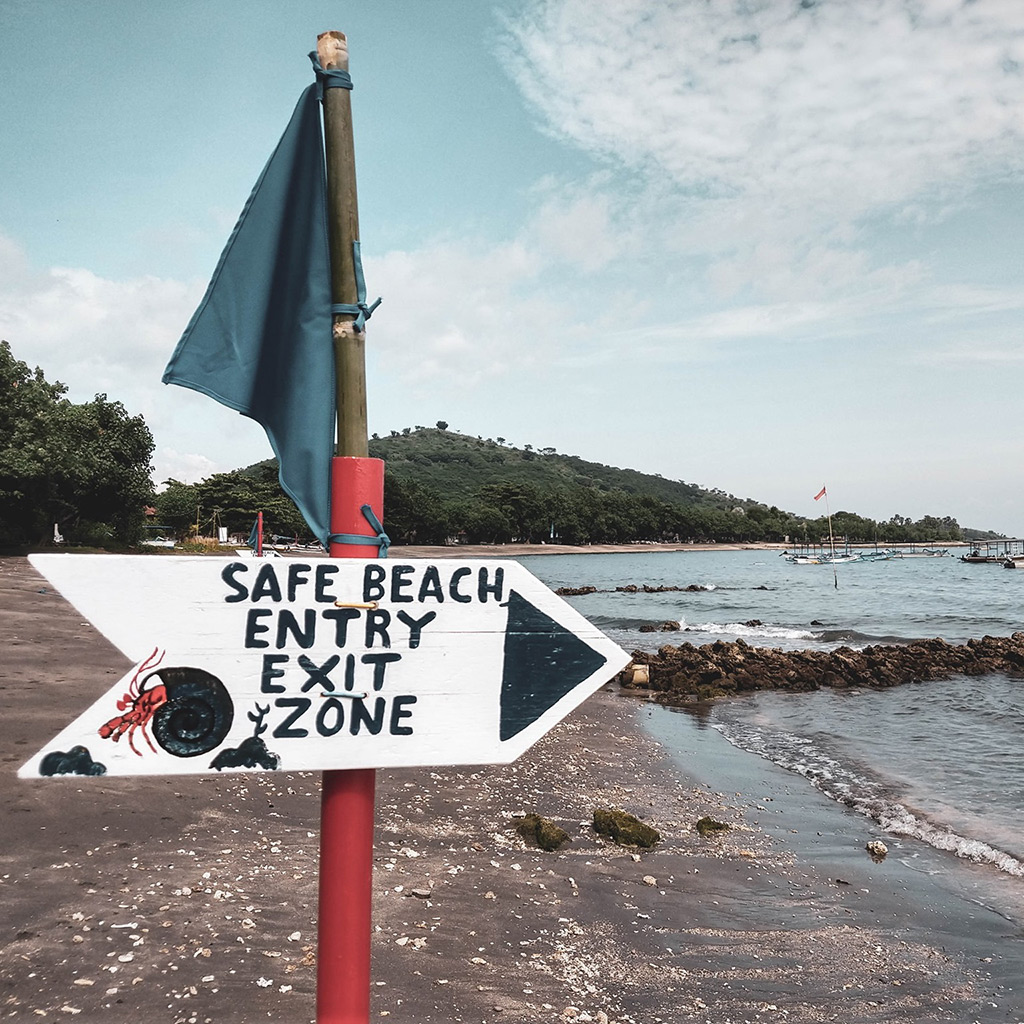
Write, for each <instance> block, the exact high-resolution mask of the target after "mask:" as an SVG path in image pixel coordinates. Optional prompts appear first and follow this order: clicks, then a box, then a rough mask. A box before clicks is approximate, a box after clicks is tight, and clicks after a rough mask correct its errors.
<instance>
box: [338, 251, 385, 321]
mask: <svg viewBox="0 0 1024 1024" xmlns="http://www.w3.org/2000/svg"><path fill="white" fill-rule="evenodd" d="M352 266H353V269H354V270H355V275H356V301H355V302H354V303H352V302H334V303H332V304H331V312H332V313H336V314H340V315H341V316H350V317H352V318H353V321H352V323H353V327H354V328H355V329H356V331H358V332H359V333H360V334H361V333H362V332H363V330H364V329H365V327H366V321H367V320H369V319H370V317H371V316H372V315H373V311H374V310H375V309H376V308H377V307H378V306H379V305H380V303H381V300H380V299H377V301H376V302H374V303H373V304H372V305H369V306H368V305H367V304H366V280H365V279H364V277H363V259H362V255H361V253H360V251H359V242H358V241H353V242H352Z"/></svg>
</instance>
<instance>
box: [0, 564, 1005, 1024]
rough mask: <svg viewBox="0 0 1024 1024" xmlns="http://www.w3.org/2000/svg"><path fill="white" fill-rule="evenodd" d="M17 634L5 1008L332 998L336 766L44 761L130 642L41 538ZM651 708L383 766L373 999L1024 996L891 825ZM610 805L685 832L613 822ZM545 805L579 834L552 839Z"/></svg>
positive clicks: (15, 598)
mask: <svg viewBox="0 0 1024 1024" xmlns="http://www.w3.org/2000/svg"><path fill="white" fill-rule="evenodd" d="M687 547H689V546H687ZM441 551H442V552H445V553H450V552H451V549H441ZM492 551H493V549H491V550H489V551H487V552H486V553H488V554H490V553H492ZM423 553H424V554H427V555H428V556H429V553H428V552H423ZM459 553H460V554H469V552H467V551H463V550H462V549H459ZM511 553H512V552H510V551H507V550H505V549H502V554H511ZM530 553H535V552H534V551H532V550H531V552H530ZM395 554H399V552H398V551H396V552H395ZM405 557H408V556H405ZM434 557H436V555H435V556H434ZM157 612H158V609H154V614H156V613H157ZM0 651H2V652H3V653H2V655H0V659H2V661H0V665H2V668H0V688H2V691H3V698H4V701H3V704H4V711H5V713H4V715H3V718H2V723H3V727H2V732H0V738H2V744H0V747H2V768H0V806H2V808H3V820H4V822H5V827H6V832H7V835H8V840H7V842H6V843H5V844H4V847H3V850H2V852H0V894H2V899H3V906H4V908H5V912H4V915H3V928H2V932H0V943H2V948H0V1020H24V1021H28V1020H63V1019H74V1018H77V1019H79V1020H83V1021H94V1020H95V1021H100V1020H102V1021H104V1022H110V1024H117V1022H120V1021H124V1022H129V1021H131V1022H133V1024H134V1022H137V1021H139V1020H149V1021H158V1020H160V1021H173V1022H175V1024H178V1022H181V1024H185V1022H187V1024H199V1022H204V1024H213V1022H216V1024H234V1022H239V1024H241V1022H249V1021H257V1020H289V1021H306V1020H308V1021H312V1020H313V1019H314V989H315V928H316V922H315V914H316V891H317V828H318V818H319V795H318V787H319V780H318V777H317V776H316V775H312V774H290V775H281V776H276V775H274V774H273V773H268V774H262V775H260V774H255V775H241V774H225V775H224V776H223V777H219V778H216V779H205V778H204V779H189V778H178V779H159V778H157V779H141V780H128V779H103V778H95V779H94V778H90V779H83V778H58V779H52V780H39V781H30V782H29V781H19V780H18V779H17V778H16V777H15V772H16V770H17V768H18V766H19V765H20V764H21V763H22V762H23V761H24V760H26V759H27V758H28V757H29V756H30V755H31V754H33V753H34V752H35V751H36V750H37V749H38V748H39V747H41V746H42V745H43V744H44V743H45V742H46V741H47V740H48V739H49V738H50V737H51V736H52V735H53V734H54V733H55V732H56V731H57V730H58V729H59V728H60V727H62V726H63V725H64V724H66V722H67V721H68V720H70V718H71V717H73V716H74V715H75V714H77V713H78V712H79V711H80V710H82V709H83V708H84V707H85V706H86V705H87V704H88V703H90V702H91V701H92V700H94V699H95V698H96V697H97V696H99V695H100V694H101V693H102V692H104V691H105V690H106V689H108V688H109V687H110V686H111V685H112V684H113V682H114V681H115V680H116V679H117V678H118V676H119V675H120V674H121V673H122V672H123V671H124V670H125V668H126V667H127V665H126V662H125V659H124V658H123V657H122V656H121V655H120V654H119V653H118V652H117V651H115V650H114V649H113V648H112V647H111V646H110V645H109V644H108V643H107V642H106V641H105V640H104V639H103V638H101V637H100V636H99V635H98V634H97V633H96V631H95V630H94V629H93V628H92V627H91V626H90V625H88V624H87V623H84V622H83V621H82V619H81V617H80V616H79V615H78V613H77V612H75V611H74V610H73V609H72V608H71V607H70V606H69V605H67V604H66V602H64V601H63V599H62V598H60V597H59V595H56V594H55V593H54V592H53V591H52V589H51V588H50V587H49V586H48V584H47V583H46V582H45V581H44V580H43V579H42V578H41V577H39V576H38V575H37V574H36V573H35V572H34V571H33V570H32V569H31V567H30V566H29V565H28V563H27V561H26V560H25V559H23V558H13V557H12V558H3V559H0ZM649 713H650V709H649V708H648V706H647V705H646V704H645V703H644V701H643V699H642V697H640V698H638V697H637V696H636V695H631V696H628V697H626V696H621V695H620V694H619V693H618V692H616V691H612V690H610V689H606V690H604V691H601V692H599V693H598V694H596V695H595V696H594V697H593V698H591V699H590V700H588V701H587V702H586V703H585V704H584V705H583V706H582V707H581V708H580V709H579V710H578V711H577V712H576V713H574V714H573V715H571V716H570V717H569V718H568V719H567V720H566V721H565V722H564V723H563V724H562V725H561V726H559V727H558V728H557V729H556V730H555V731H554V732H552V733H551V734H549V735H548V736H547V737H546V738H545V739H544V740H543V741H541V743H539V744H538V745H537V746H536V747H534V748H533V749H532V750H531V751H529V752H528V753H527V754H526V755H525V756H524V757H523V758H521V759H520V761H518V762H517V763H516V764H514V765H511V766H504V767H481V768H478V769H458V770H456V769H447V768H440V769H431V768H424V769H416V770H411V769H407V770H401V771H388V772H380V773H378V822H377V839H376V854H375V881H374V915H375V932H374V935H373V938H372V943H373V945H372V949H373V957H374V966H373V977H374V983H373V1002H372V1017H373V1019H388V1020H393V1021H403V1022H406V1021H407V1022H428V1021H436V1022H442V1021H444V1022H456V1021H465V1022H480V1024H494V1022H501V1021H523V1022H532V1021H581V1022H582V1021H599V1022H604V1024H613V1022H617V1024H657V1022H676V1021H706V1022H716V1024H740V1022H754V1021H758V1022H762V1021H772V1020H776V1021H782V1020H786V1021H800V1022H803V1021H807V1022H810V1021H843V1022H864V1024H867V1022H875V1021H892V1022H910V1021H921V1022H924V1021H950V1022H952V1021H959V1022H964V1021H981V1022H986V1024H987V1022H994V1021H1018V1020H1024V1012H1022V1004H1021V1002H1020V995H1019V993H1011V992H1009V991H1008V989H1009V985H1008V981H1007V979H1006V977H1004V976H1003V975H1001V974H1000V950H999V949H998V948H995V947H994V946H993V941H994V939H995V938H996V937H997V936H995V935H994V934H992V933H991V931H990V928H989V925H987V924H986V925H984V926H981V925H979V926H977V927H974V926H973V925H972V920H973V915H972V913H971V911H970V909H969V908H966V907H964V906H960V905H958V904H957V902H956V901H955V900H952V899H951V900H947V901H943V900H942V899H941V897H935V898H934V899H936V900H938V902H933V903H932V904H931V905H929V906H927V907H922V904H921V901H920V900H919V899H917V898H916V897H917V896H918V895H919V894H918V893H916V892H915V891H913V890H914V885H915V883H914V879H913V876H912V874H910V873H908V872H905V871H901V870H900V869H899V868H898V866H897V865H896V864H895V862H894V861H893V860H892V859H891V858H890V859H889V860H888V861H885V862H882V863H881V864H875V863H874V862H872V861H871V859H870V858H869V857H868V856H867V854H866V853H865V851H864V840H865V838H869V837H870V836H869V833H868V830H867V824H866V823H865V825H864V826H863V828H862V829H860V830H859V831H858V828H859V826H856V825H853V826H850V825H849V824H848V823H846V824H843V825H841V826H840V825H837V824H836V821H837V820H838V819H836V818H835V816H834V815H831V816H825V817H819V812H818V810H817V805H816V803H815V801H814V799H813V798H812V794H811V793H810V791H809V790H808V792H807V793H806V794H804V791H803V790H801V789H799V787H795V786H794V787H792V788H787V787H786V786H784V785H781V784H777V783H771V782H770V780H766V778H765V777H764V776H763V775H762V774H761V772H760V770H759V769H758V770H748V769H747V768H745V767H744V762H742V761H735V762H730V765H731V768H730V771H729V774H728V781H729V788H728V789H727V790H726V789H725V787H724V786H722V785H720V784H716V779H715V778H708V777H704V776H705V774H706V770H707V769H708V767H709V766H708V765H706V764H704V765H701V764H700V763H699V762H696V763H695V764H694V765H689V764H687V765H685V766H684V765H680V764H676V763H673V762H672V761H671V760H670V759H669V758H668V756H667V755H666V753H665V750H664V748H663V747H662V746H660V745H659V744H658V743H657V742H656V741H655V740H654V739H652V738H651V736H650V733H649V731H648V730H647V729H645V717H646V716H647V715H648V714H649ZM710 774H712V775H714V774H716V773H715V772H714V771H711V772H710ZM725 777H726V776H725V774H724V773H723V775H722V776H721V778H725ZM766 787H767V788H766ZM787 802H788V803H787ZM595 807H618V808H621V809H624V810H626V811H629V812H631V813H633V814H636V815H637V816H639V817H641V818H643V819H644V820H645V821H647V822H649V823H650V824H651V825H653V826H654V827H656V828H657V829H658V830H659V831H660V832H661V834H662V841H661V842H660V843H659V844H658V845H657V846H655V847H654V848H653V849H652V850H650V851H644V852H637V851H633V850H631V849H628V848H623V847H618V846H615V845H614V844H611V843H609V842H607V841H605V840H603V839H601V838H600V837H598V836H597V835H596V833H595V832H594V830H593V828H592V825H591V819H592V814H593V810H594V808H595ZM526 812H537V813H539V814H542V815H544V816H546V817H549V818H552V819H553V820H555V821H556V822H558V823H559V824H560V825H561V826H562V827H563V828H565V829H566V830H567V831H568V832H569V833H570V835H571V837H572V842H571V843H570V844H568V845H567V846H565V847H563V848H562V849H561V850H559V851H558V852H555V853H546V852H543V851H541V850H539V849H537V848H534V847H530V846H527V845H526V843H525V842H524V841H523V840H522V839H521V838H520V837H519V836H518V835H517V834H516V832H515V829H514V823H515V820H516V818H517V817H518V816H520V815H522V814H523V813H526ZM779 814H782V815H783V816H784V825H785V827H779V826H778V824H777V821H776V818H775V816H776V815H779ZM835 814H841V812H840V810H839V809H838V808H836V809H835ZM705 815H710V816H711V817H713V818H715V819H716V820H719V821H722V822H724V823H727V824H729V825H730V826H731V828H730V830H729V831H728V832H727V833H725V834H724V835H723V836H721V837H719V838H702V837H701V836H699V835H698V833H697V831H696V829H695V827H694V825H695V822H696V821H697V820H698V819H699V818H701V817H703V816H705ZM769 815H772V816H773V822H776V823H775V824H774V826H773V827H772V828H768V827H764V825H763V823H762V822H763V820H764V819H766V818H767V817H768V816H769ZM778 820H783V819H778ZM812 831H814V832H816V833H817V835H816V837H815V838H814V839H813V840H812V839H811V838H810V836H811V832H812ZM787 834H792V835H793V836H794V837H796V840H799V841H793V842H790V841H788V840H787V839H786V836H787ZM808 842H814V843H818V844H819V846H820V847H821V849H820V850H819V852H818V853H817V854H815V855H813V856H811V855H810V854H809V853H808V845H807V844H808ZM1000 986H1002V988H1001V987H1000Z"/></svg>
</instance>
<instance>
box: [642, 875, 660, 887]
mask: <svg viewBox="0 0 1024 1024" xmlns="http://www.w3.org/2000/svg"><path fill="white" fill-rule="evenodd" d="M657 884H658V880H657V879H656V878H655V877H654V875H644V885H650V886H655V885H657Z"/></svg>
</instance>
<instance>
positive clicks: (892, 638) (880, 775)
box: [521, 552, 1024, 891]
mask: <svg viewBox="0 0 1024 1024" xmlns="http://www.w3.org/2000/svg"><path fill="white" fill-rule="evenodd" d="M521 561H523V563H524V564H526V565H527V567H528V568H529V569H530V570H531V571H532V572H534V573H535V574H536V575H537V576H539V577H540V578H541V579H543V580H544V581H545V582H546V583H548V585H550V586H552V587H560V586H572V587H579V586H595V587H597V588H598V589H599V591H601V592H599V593H595V594H589V595H584V596H580V597H573V598H568V600H569V601H570V602H571V603H572V604H573V605H574V606H575V607H576V608H578V609H579V610H580V611H581V612H582V613H583V614H584V615H586V616H587V617H588V618H589V619H590V620H591V621H592V622H594V623H595V624H596V625H598V626H600V627H601V628H602V629H603V630H604V631H605V632H607V633H608V635H609V636H611V637H612V638H613V639H614V640H616V642H618V643H619V644H620V645H622V646H623V647H624V648H625V649H626V650H627V651H629V650H635V649H637V648H639V649H644V650H656V649H657V648H658V647H660V646H662V645H664V644H682V643H686V642H689V643H693V644H703V643H710V642H713V641H715V640H719V639H735V638H737V637H743V638H744V639H745V640H746V641H747V642H748V643H750V644H753V645H755V646H763V647H781V648H786V649H804V648H814V649H819V650H826V649H831V648H834V647H836V646H839V645H840V644H849V645H850V646H854V647H857V646H864V645H866V644H869V643H900V642H905V641H907V640H912V639H920V638H926V637H936V636H937V637H943V638H944V639H946V640H949V641H950V642H954V643H964V642H966V641H967V640H968V639H970V638H972V637H981V636H983V635H985V634H990V635H995V636H1008V635H1009V634H1011V633H1013V632H1015V631H1016V630H1018V629H1021V628H1024V624H1022V622H1021V614H1020V613H1021V609H1022V607H1024V572H1009V571H1007V570H1005V569H1003V568H1001V567H1000V566H995V565H966V564H963V563H961V562H959V560H957V559H953V558H921V559H907V560H902V561H901V560H890V561H882V562H873V563H871V562H869V563H853V564H849V565H840V566H838V567H837V569H836V575H835V577H834V576H833V570H832V567H830V566H798V565H792V564H791V563H788V562H786V561H784V560H783V559H782V558H780V557H778V556H777V555H775V554H774V553H770V554H769V553H765V552H707V553H705V552H681V553H661V552H657V553H654V552H649V553H638V554H632V553H630V554H624V555H564V556H542V557H528V558H523V559H521ZM836 579H838V584H839V586H838V588H836V586H835V582H836ZM628 584H636V585H637V586H640V587H642V586H643V585H644V584H647V585H649V586H653V587H657V586H680V587H687V586H690V585H696V586H698V587H700V588H702V589H700V590H696V591H687V592H682V593H678V592H671V593H660V594H658V593H655V594H651V593H643V592H640V593H635V594H630V593H623V592H616V591H615V587H617V586H625V585H628ZM667 620H668V621H677V622H679V623H680V627H681V628H680V629H679V630H672V631H668V632H660V631H659V632H655V633H649V632H643V633H642V632H640V631H639V627H640V626H641V625H643V624H656V625H657V624H660V623H663V622H665V621H667ZM1022 709H1024V681H1022V680H1013V679H1007V678H1004V677H1000V676H990V677H985V678H980V679H979V678H971V679H966V678H956V679H951V680H946V681H937V682H929V683H919V684H911V685H907V686H902V687H896V688H893V689H887V690H882V691H874V690H868V689H865V690H860V691H831V690H824V691H819V692H816V693H807V694H789V693H761V694H755V695H750V696H746V697H740V698H735V699H731V700H728V701H719V702H716V703H715V704H714V705H712V706H711V707H710V709H709V710H708V718H707V721H706V724H707V725H709V726H710V727H711V728H712V729H713V730H714V731H715V732H717V733H718V734H720V735H721V736H722V737H723V738H724V739H726V740H728V741H729V742H730V743H731V744H733V745H734V746H736V747H740V748H742V749H744V750H747V751H750V752H751V753H754V754H757V755H759V756H760V757H762V758H766V759H768V760H770V761H772V762H773V763H774V764H776V765H778V766H780V767H782V768H785V769H786V770H788V771H789V772H791V773H794V774H795V775H796V776H798V777H800V778H802V779H804V780H806V782H807V784H809V785H813V786H814V787H816V788H817V789H819V790H820V791H821V792H822V793H824V794H825V795H827V796H829V797H831V798H832V799H834V800H836V801H838V802H840V803H842V804H844V805H846V806H847V807H849V808H850V809H851V810H853V811H855V812H857V813H859V814H861V815H864V816H866V817H868V818H870V819H871V820H872V821H874V822H875V823H877V825H878V827H879V828H880V829H882V830H883V831H884V832H886V833H888V834H889V835H892V836H900V837H905V838H906V839H907V840H908V841H911V842H913V843H922V844H927V845H929V846H931V847H933V848H935V849H937V850H940V851H946V853H947V854H954V855H956V856H957V857H959V858H961V859H962V860H964V861H969V862H971V863H972V864H977V865H979V867H980V868H982V869H984V870H987V871H990V872H998V873H999V875H1000V876H1001V877H1003V878H1004V879H1007V878H1009V879H1013V881H1012V883H1008V884H1012V885H1013V886H1015V887H1017V886H1021V884H1022V882H1021V881H1019V880H1024V831H1022V828H1021V819H1022V816H1024V710H1022ZM668 735H669V739H668V740H667V742H668V743H669V744H670V745H671V743H672V740H671V735H672V733H671V732H669V734H668ZM1022 891H1024V890H1022Z"/></svg>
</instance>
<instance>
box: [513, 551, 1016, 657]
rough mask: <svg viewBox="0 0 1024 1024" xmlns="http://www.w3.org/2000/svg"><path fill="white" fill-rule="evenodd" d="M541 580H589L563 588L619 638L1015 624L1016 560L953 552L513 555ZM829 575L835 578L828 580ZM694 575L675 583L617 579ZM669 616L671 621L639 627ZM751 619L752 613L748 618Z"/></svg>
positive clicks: (820, 638)
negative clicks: (815, 557)
mask: <svg viewBox="0 0 1024 1024" xmlns="http://www.w3.org/2000/svg"><path fill="white" fill-rule="evenodd" d="M519 560H520V561H521V562H522V563H523V564H524V565H526V566H527V567H528V568H529V569H530V571H531V572H533V573H535V574H536V575H537V576H539V577H540V578H541V579H542V580H544V582H545V583H547V584H548V585H549V586H552V587H562V586H577V587H578V586H587V585H589V586H594V587H597V588H598V590H599V591H600V592H599V593H596V594H588V595H584V596H581V597H574V598H570V599H569V600H570V601H571V603H572V604H573V605H575V607H577V608H578V609H579V610H580V611H581V612H582V613H583V614H584V615H586V616H587V617H588V618H589V619H590V620H591V621H592V622H593V623H594V624H595V625H598V626H600V627H601V628H602V629H603V630H604V631H605V632H606V633H607V634H608V635H609V636H610V637H612V639H614V640H615V641H616V642H617V643H619V644H621V645H622V646H623V647H624V648H626V649H627V650H634V649H637V648H640V649H642V650H657V648H658V647H660V646H661V645H662V644H665V643H671V644H680V643H686V642H689V643H694V644H703V643H711V642H713V641H714V640H721V639H726V640H732V639H735V638H737V637H742V638H743V639H744V640H746V641H747V642H748V643H751V644H754V645H758V646H770V647H782V648H786V649H789V650H795V649H803V648H820V649H828V648H831V647H836V646H839V645H840V644H850V645H851V646H864V645H865V644H869V643H893V642H899V641H901V640H915V639H921V638H925V637H942V638H943V639H946V640H949V641H950V642H956V643H963V642H965V641H966V640H968V639H969V638H971V637H976V636H983V635H985V634H986V633H989V634H992V635H995V636H1007V635H1009V634H1010V633H1012V632H1014V631H1015V630H1017V629H1021V628H1024V622H1022V616H1021V610H1022V602H1024V572H1010V571H1008V570H1006V569H1003V568H1001V567H1000V566H994V565H967V564H964V563H962V562H960V561H959V560H958V559H955V558H948V557H947V558H914V559H891V560H888V561H880V562H854V563H851V564H848V565H840V566H837V567H836V568H835V573H834V574H833V568H832V567H831V566H825V565H793V564H792V563H789V562H787V561H785V559H783V558H781V557H779V555H778V554H776V553H775V552H765V551H721V552H718V551H710V552H700V551H694V552H689V551H683V552H646V553H637V554H633V553H628V554H615V555H612V554H603V555H543V556H527V557H524V558H521V559H519ZM836 582H838V584H839V585H838V588H837V587H836V586H835V583H836ZM629 584H636V585H637V586H640V587H642V586H643V585H644V584H647V585H650V586H655V587H656V586H679V587H687V586H691V585H695V586H697V587H700V588H701V589H700V590H697V591H688V592H682V593H673V592H670V593H661V594H647V593H636V594H629V593H622V592H616V591H615V588H616V587H617V586H626V585H629ZM666 621H674V622H679V623H680V625H681V627H682V628H681V631H678V632H669V633H660V632H658V633H641V632H640V631H639V627H640V626H641V625H644V624H650V625H660V624H661V623H663V622H666ZM755 621H756V622H757V623H758V624H757V625H751V624H749V623H752V622H755Z"/></svg>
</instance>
